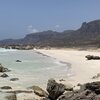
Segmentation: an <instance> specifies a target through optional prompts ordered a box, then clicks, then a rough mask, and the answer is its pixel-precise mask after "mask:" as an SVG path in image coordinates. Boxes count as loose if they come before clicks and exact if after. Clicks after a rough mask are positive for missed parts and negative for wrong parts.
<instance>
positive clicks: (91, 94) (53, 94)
mask: <svg viewBox="0 0 100 100" xmlns="http://www.w3.org/2000/svg"><path fill="white" fill-rule="evenodd" d="M78 86H79V87H80V88H79V89H75V87H73V86H70V85H65V84H62V83H58V82H56V81H55V80H54V79H49V80H48V83H47V87H46V90H44V89H42V88H40V87H39V86H32V87H30V88H28V90H26V91H23V90H17V91H16V90H15V91H6V92H3V93H6V94H7V93H8V94H9V95H8V96H6V99H7V100H100V81H97V82H91V83H86V84H78ZM1 92H2V91H1Z"/></svg>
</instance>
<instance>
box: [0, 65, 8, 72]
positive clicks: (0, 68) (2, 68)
mask: <svg viewBox="0 0 100 100" xmlns="http://www.w3.org/2000/svg"><path fill="white" fill-rule="evenodd" d="M9 71H10V70H9V69H8V68H5V67H3V66H2V64H0V72H9Z"/></svg>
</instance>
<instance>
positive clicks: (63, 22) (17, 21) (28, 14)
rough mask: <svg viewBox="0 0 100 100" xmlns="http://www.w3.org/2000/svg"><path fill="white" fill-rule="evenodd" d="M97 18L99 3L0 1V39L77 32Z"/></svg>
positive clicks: (82, 0) (83, 0)
mask: <svg viewBox="0 0 100 100" xmlns="http://www.w3.org/2000/svg"><path fill="white" fill-rule="evenodd" d="M95 19H100V0H0V39H4V38H19V37H24V36H25V35H26V34H28V33H30V32H38V31H43V30H58V31H63V30H69V29H77V28H79V27H80V26H81V24H82V22H84V21H87V22H88V21H91V20H95Z"/></svg>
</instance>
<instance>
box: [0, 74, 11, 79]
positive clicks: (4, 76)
mask: <svg viewBox="0 0 100 100" xmlns="http://www.w3.org/2000/svg"><path fill="white" fill-rule="evenodd" d="M0 77H3V78H6V77H9V76H8V75H7V74H6V73H3V74H2V75H1V76H0Z"/></svg>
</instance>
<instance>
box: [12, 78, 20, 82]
mask: <svg viewBox="0 0 100 100" xmlns="http://www.w3.org/2000/svg"><path fill="white" fill-rule="evenodd" d="M17 80H19V78H11V79H10V81H17Z"/></svg>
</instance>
